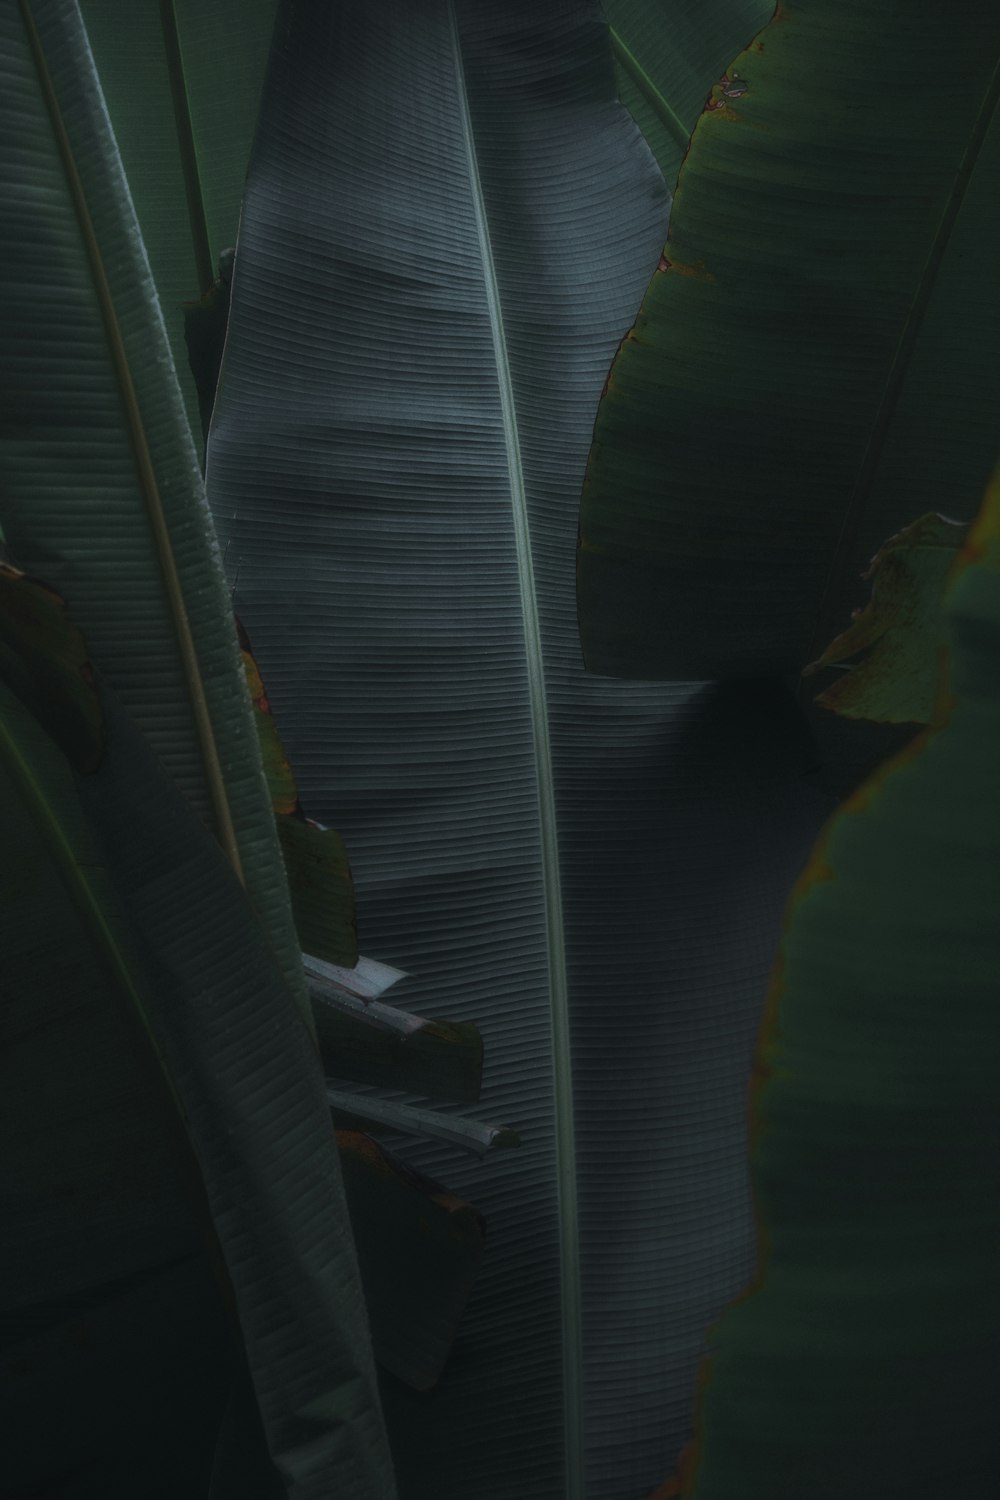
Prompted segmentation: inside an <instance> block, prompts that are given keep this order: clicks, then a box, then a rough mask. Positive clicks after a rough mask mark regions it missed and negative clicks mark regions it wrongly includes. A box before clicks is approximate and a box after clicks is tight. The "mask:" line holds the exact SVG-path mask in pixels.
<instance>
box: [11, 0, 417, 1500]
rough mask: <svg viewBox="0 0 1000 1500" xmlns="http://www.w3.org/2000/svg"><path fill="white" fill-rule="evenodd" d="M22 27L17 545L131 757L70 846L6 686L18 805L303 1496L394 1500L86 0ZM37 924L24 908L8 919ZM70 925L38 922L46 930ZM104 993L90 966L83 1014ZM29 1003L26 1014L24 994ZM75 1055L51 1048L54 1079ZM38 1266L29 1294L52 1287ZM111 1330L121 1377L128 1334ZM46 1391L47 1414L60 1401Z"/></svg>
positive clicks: (290, 944) (121, 753) (62, 810)
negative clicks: (178, 1179) (58, 600)
mask: <svg viewBox="0 0 1000 1500" xmlns="http://www.w3.org/2000/svg"><path fill="white" fill-rule="evenodd" d="M0 25H2V29H3V35H2V42H3V47H2V64H0V69H2V83H3V87H2V90H0V127H2V132H3V150H2V152H0V163H2V170H3V195H4V199H5V205H6V209H7V213H6V217H5V219H4V225H3V230H2V231H0V233H2V237H3V238H2V244H3V254H4V259H5V267H6V271H7V278H6V280H5V281H4V283H3V294H2V303H3V305H2V317H0V326H2V329H3V335H2V361H0V363H2V368H3V371H4V378H5V381H6V382H8V387H7V392H6V393H5V394H6V395H7V396H8V405H7V409H6V410H5V412H4V424H5V428H6V437H7V442H6V444H5V448H4V454H3V461H4V475H3V477H4V490H3V522H4V531H5V534H6V538H7V540H8V542H9V543H10V544H11V546H12V548H13V551H14V558H15V560H16V561H17V563H19V564H20V565H21V566H22V567H23V568H24V569H25V570H26V571H27V572H28V573H30V574H31V575H34V576H36V577H41V578H44V579H45V582H46V585H54V586H55V589H56V591H57V592H58V593H59V594H61V595H62V596H63V597H65V599H66V600H67V602H68V604H69V607H70V610H71V613H72V616H73V619H74V620H75V621H76V622H78V623H80V624H82V625H83V626H84V633H85V636H86V641H87V658H88V660H89V661H92V662H93V664H94V666H95V667H96V668H97V670H98V671H99V672H100V673H102V674H103V675H104V677H105V678H106V679H107V681H108V683H109V684H110V686H109V688H108V691H107V693H106V695H105V698H106V701H105V717H106V718H107V723H108V734H109V740H110V736H111V735H112V734H115V735H116V736H117V750H116V752H115V754H114V755H112V754H111V749H110V745H109V749H108V752H107V754H106V755H105V756H104V757H103V758H102V760H101V762H100V764H99V766H98V768H97V769H96V771H95V772H94V773H93V775H91V776H89V777H88V776H80V777H78V778H77V780H76V784H75V793H74V797H75V798H76V799H78V800H79V802H80V803H82V804H83V806H84V809H85V812H86V819H85V820H84V821H85V825H86V832H87V838H88V840H89V844H88V845H87V847H83V846H82V845H81V844H80V842H79V841H78V840H76V839H74V838H72V837H70V832H71V831H72V830H71V829H70V832H67V819H69V822H70V823H72V820H73V818H75V819H76V822H77V823H79V821H80V813H79V807H76V808H75V811H74V807H73V805H71V804H73V798H71V797H70V791H71V790H72V788H71V787H70V784H69V783H68V782H66V780H65V776H64V777H63V780H62V781H60V780H59V776H58V773H57V769H56V768H55V767H54V764H53V762H52V760H51V756H53V755H55V753H56V752H55V750H54V749H53V747H52V745H51V744H50V743H49V742H48V741H47V740H44V739H41V738H39V739H38V742H37V743H33V742H31V741H30V739H29V740H28V741H26V742H24V743H22V742H21V740H20V739H19V738H18V734H19V733H20V731H19V730H18V724H20V725H21V727H22V729H23V727H24V723H25V721H24V716H23V713H22V715H21V718H20V719H17V717H16V714H15V712H14V710H15V709H17V705H16V703H15V701H14V700H13V699H10V698H9V697H8V698H7V699H6V700H5V702H6V706H5V713H4V724H5V727H6V728H7V729H10V725H11V724H13V725H14V729H13V730H11V731H10V733H11V735H13V739H11V738H10V737H8V739H7V740H6V741H5V743H6V744H7V747H8V751H9V755H8V762H9V765H10V766H11V767H13V768H14V770H15V771H16V776H15V778H14V786H15V790H17V791H18V792H19V794H20V795H21V796H22V798H23V799H24V800H25V802H26V804H27V806H28V808H29V811H30V812H31V816H32V818H33V819H34V821H35V823H36V825H37V826H38V827H40V828H44V829H45V830H46V837H47V838H48V842H49V847H50V851H51V853H52V855H53V858H55V859H56V860H57V866H58V869H59V871H60V872H61V874H62V876H63V878H64V880H65V881H66V882H67V884H68V885H69V886H70V888H71V889H72V890H73V891H74V893H75V894H76V895H77V897H79V898H80V900H81V901H82V904H83V906H84V907H85V908H86V912H87V916H88V923H89V926H88V929H87V931H88V933H89V935H90V936H91V937H93V935H94V934H97V936H98V938H99V939H100V941H101V942H102V943H103V944H104V950H105V951H106V952H107V951H110V950H109V949H108V943H107V941H106V936H107V929H108V924H109V922H110V923H111V924H112V925H114V923H115V922H119V923H125V924H127V926H128V929H129V933H130V938H131V946H132V950H133V952H134V954H135V961H136V962H137V963H138V964H139V965H140V966H141V968H142V971H143V973H144V975H145V978H146V981H147V984H148V989H149V991H150V993H151V994H152V995H153V996H154V997H155V999H156V1002H157V1005H158V1011H157V1017H158V1021H159V1023H160V1025H161V1026H162V1037H161V1043H162V1048H163V1054H164V1058H165V1061H166V1071H167V1073H168V1075H169V1078H170V1080H171V1082H172V1084H173V1087H174V1091H175V1093H176V1095H177V1097H178V1099H179V1101H181V1103H182V1106H183V1109H184V1111H185V1114H186V1117H187V1120H188V1123H189V1126H190V1129H191V1134H192V1139H193V1143H194V1146H195V1152H196V1155H197V1159H198V1162H199V1166H200V1169H201V1172H202V1175H203V1177H204V1181H205V1191H206V1194H207V1198H208V1201H209V1202H210V1204H211V1208H212V1213H213V1216H214V1219H215V1223H216V1227H217V1229H218V1234H219V1239H220V1242H221V1243H222V1246H223V1248H224V1251H225V1254H226V1257H227V1263H228V1267H229V1272H230V1275H231V1277H232V1281H233V1285H234V1288H235V1291H236V1300H237V1306H238V1310H239V1314H240V1320H241V1327H242V1331H243V1335H244V1338H245V1340H246V1342H247V1346H248V1350H249V1355H250V1362H251V1365H252V1369H253V1375H254V1381H255V1385H256V1389H257V1394H258V1399H259V1401H260V1404H261V1408H262V1411H263V1415H264V1419H265V1423H266V1425H267V1428H268V1435H269V1439H270V1443H271V1451H272V1453H273V1455H274V1457H275V1460H276V1462H277V1464H278V1466H279V1470H280V1472H281V1473H282V1475H283V1478H284V1480H285V1482H286V1486H287V1488H288V1491H289V1493H290V1494H295V1495H301V1496H302V1497H306V1496H312V1495H319V1494H323V1495H326V1494H327V1493H329V1489H330V1487H331V1485H333V1484H335V1483H340V1484H342V1485H344V1486H345V1487H346V1488H347V1490H348V1492H349V1493H357V1494H358V1495H359V1496H360V1495H371V1496H373V1497H374V1496H378V1497H379V1500H381V1497H382V1496H383V1495H386V1494H391V1493H392V1479H391V1475H390V1473H389V1469H388V1455H387V1450H386V1448H385V1443H384V1436H383V1433H382V1428H381V1418H380V1414H379V1411H378V1403H377V1397H376V1394H375V1391H374V1387H373V1372H372V1365H371V1348H370V1342H369V1340H368V1336H367V1329H366V1325H365V1319H364V1312H363V1307H362V1303H361V1296H360V1283H359V1280H358V1273H357V1266H356V1262H355V1258H354V1251H353V1245H352V1242H351V1236H350V1229H349V1226H348V1220H347V1215H346V1209H345V1205H344V1199H343V1192H342V1186H341V1183H340V1177H339V1172H338V1166H337V1159H336V1153H335V1148H334V1142H333V1137H332V1132H331V1128H330V1122H329V1116H328V1112H327V1108H326V1102H325V1098H324V1094H323V1083H322V1075H321V1072H320V1069H319V1067H318V1063H317V1054H316V1050H315V1044H314V1042H313V1039H312V1036H311V1031H310V1028H311V1016H310V1011H309V1006H308V1000H307V997H306V994H305V986H304V983H303V977H302V969H301V958H300V954H299V949H298V944H297V941H296V938H295V932H294V928H293V925H292V921H291V915H290V910H289V902H288V889H287V883H286V881H285V878H284V872H283V868H282V864H281V859H280V855H279V853H278V846H277V838H276V834H275V830H274V824H273V820H272V818H271V812H270V807H269V803H268V798H267V792H266V784H265V781H264V776H263V768H262V765H261V761H260V754H259V751H258V748H257V744H256V736H255V733H254V728H253V721H252V716H251V708H250V703H249V698H248V695H247V690H246V683H245V679H244V676H243V673H242V668H241V665H240V662H239V655H238V651H237V644H236V638H235V631H234V627H233V622H232V618H231V614H230V611H229V604H228V599H227V595H226V590H225V586H224V583H223V578H222V572H221V568H220V561H219V555H218V549H217V545H216V543H215V539H214V534H213V531H212V526H211V520H210V517H209V515H208V512H207V509H206V506H205V500H204V494H203V490H202V487H201V480H200V476H199V473H198V467H197V462H196V459H195V455H194V450H193V447H192V445H191V440H190V434H189V432H188V430H187V426H186V422H185V418H184V414H183V410H182V407H181V403H180V397H179V393H178V389H177V385H176V380H175V378H174V375H173V371H172V365H171V359H170V354H169V350H168V347H167V343H166V340H165V337H164V332H163V325H162V321H161V319H160V316H159V310H158V304H157V299H156V294H155V290H154V288H153V285H152V282H151V280H150V277H149V271H148V264H147V262H146V260H145V255H144V251H143V247H142V241H141V239H140V237H139V232H138V228H137V226H136V223H135V219H134V215H133V214H132V210H131V205H130V202H129V198H128V193H127V189H126V187H125V184H124V179H123V176H122V172H121V165H120V161H119V159H118V156H117V152H116V150H115V146H114V141H113V139H112V137H111V135H110V132H109V128H108V122H107V116H106V113H105V111H104V107H103V102H102V99H101V95H100V92H99V88H98V86H97V82H96V78H95V76H94V73H93V69H92V64H91V59H90V53H89V51H88V48H87V42H86V37H85V35H84V32H83V29H82V26H81V23H80V17H79V13H78V11H77V9H76V7H75V5H72V4H69V3H67V0H38V3H37V4H35V5H33V6H32V5H29V4H27V3H25V0H22V3H21V5H20V6H19V7H17V8H15V7H6V8H4V9H3V11H2V13H0ZM15 643H16V636H15ZM17 649H18V653H20V646H18V648H17ZM8 665H9V663H8ZM15 675H16V674H15ZM35 685H36V687H38V686H40V685H41V683H40V680H36V684H35ZM116 694H120V697H121V700H122V701H123V702H124V704H125V705H126V708H122V707H121V706H120V705H119V703H118V698H117V696H116ZM28 696H29V698H30V694H29V695H28ZM109 704H110V705H112V707H111V708H110V709H109V708H108V705H109ZM11 705H13V707H12V706H11ZM126 710H127V711H126ZM130 715H131V716H132V717H130ZM132 718H134V720H135V721H136V722H137V723H138V724H139V726H140V727H139V729H136V728H135V726H134V724H133V722H132ZM29 731H30V724H29V727H28V729H27V730H24V732H25V733H28V732H29ZM40 733H41V732H40V731H39V735H40ZM25 744H27V747H28V748H27V749H26V748H25ZM11 746H13V748H11ZM46 751H47V752H48V754H49V759H48V760H46V759H45V752H46ZM157 757H159V759H158V758H157ZM39 765H40V766H41V770H43V771H46V772H47V774H46V776H45V777H42V775H41V771H39V769H38V767H39ZM161 766H162V769H161ZM164 770H165V772H166V774H164ZM63 772H66V767H65V766H63ZM67 774H68V773H67ZM11 795H12V794H11V793H10V792H9V791H8V800H10V797H11ZM67 806H69V807H70V811H69V812H68V813H67V812H66V807H67ZM13 815H14V813H13V812H12V816H13ZM207 823H212V824H214V828H215V832H216V834H217V835H218V837H219V840H220V842H221V843H222V844H223V846H224V847H225V850H226V856H225V859H224V857H223V854H222V853H221V852H220V849H219V848H218V846H217V844H216V842H215V841H214V839H213V837H212V835H211V833H210V832H209V830H208V827H207V826H206V824H207ZM95 846H96V851H95ZM226 859H228V861H229V866H230V868H229V869H227V865H226ZM237 873H239V874H240V876H241V877H242V878H243V879H244V880H245V883H246V887H247V894H249V896H250V897H251V899H252V901H253V908H251V907H250V906H248V905H247V899H246V894H244V891H243V889H242V888H241V885H240V883H239V882H238V881H237V879H236V875H237ZM95 880H96V882H97V884H98V886H99V887H100V889H99V891H98V892H97V894H94V892H93V883H94V881H95ZM51 884H52V883H51V881H50V882H49V885H50V886H51ZM88 891H89V892H90V895H87V894H86V893H87V892H88ZM81 893H83V894H82V895H81ZM15 894H16V891H15ZM84 896H85V897H86V899H85V900H84V899H83V897H84ZM17 910H18V909H17V908H15V907H13V906H12V907H11V908H10V909H8V908H7V907H6V906H5V908H4V919H5V922H7V921H12V922H15V923H16V922H17V920H18V916H17ZM12 912H13V915H12ZM49 916H50V912H49V910H48V909H47V908H39V912H38V918H37V920H38V921H40V922H41V921H45V920H47V919H48V918H49ZM62 925H63V924H61V923H60V919H59V911H58V908H56V914H55V917H54V925H53V928H52V929H51V931H50V935H49V946H48V950H47V951H44V952H42V953H41V955H40V957H41V962H40V963H39V966H38V969H37V972H36V973H35V974H32V973H31V970H30V968H29V967H28V966H26V965H22V968H21V971H20V975H19V984H20V985H21V986H30V985H31V984H32V983H35V984H37V986H38V990H39V1000H38V1015H39V1018H40V1020H39V1024H44V1021H45V1018H46V1016H47V1014H48V1012H49V1010H50V1008H51V1005H52V997H53V992H54V990H55V988H56V987H57V986H63V987H64V989H65V994H64V996H63V997H60V998H61V999H63V1001H64V1003H65V1004H66V1005H68V1006H72V1004H73V1000H74V991H73V989H72V985H71V982H70V981H71V980H72V977H73V973H74V968H73V965H72V964H70V966H69V969H68V971H67V972H66V973H65V974H64V975H63V977H60V975H61V973H62V971H61V970H60V967H59V966H60V964H61V962H62V953H61V949H60V943H59V939H60V938H61V937H62V936H63V933H62V930H61V929H62ZM35 937H36V939H37V931H36V933H35ZM35 946H36V948H37V946H38V945H37V941H36V945H35ZM112 946H113V945H112ZM114 951H116V950H114ZM276 960H277V962H278V964H280V966H281V967H280V968H278V967H276ZM128 972H131V969H130V966H129V964H128V963H127V962H123V963H121V964H119V966H118V969H117V970H116V973H118V977H119V978H122V976H123V975H126V974H127V973H128ZM88 983H89V981H88V979H87V974H86V970H85V968H84V973H83V977H82V979H81V984H82V985H83V987H84V991H85V993H84V995H83V999H84V1001H85V1002H89V1001H90V999H91V998H92V997H91V996H90V995H89V994H87V993H86V990H87V985H88ZM91 988H92V987H91ZM16 998H17V999H18V1000H19V1001H20V1002H23V1003H24V1004H25V1005H26V1007H27V1008H28V1009H29V1011H30V990H29V992H28V994H27V995H25V993H24V991H23V990H19V992H18V994H17V997H16ZM296 1002H298V1009H297V1008H296ZM151 1025H152V1026H153V1029H154V1031H155V1030H156V1022H155V1021H151ZM70 1041H71V1035H70V1033H69V1032H67V1031H65V1030H62V1029H60V1030H59V1031H58V1035H52V1036H50V1045H51V1047H52V1052H53V1056H52V1065H53V1071H54V1072H58V1070H59V1068H62V1067H63V1065H64V1058H63V1056H62V1049H63V1048H64V1047H65V1046H67V1045H70ZM103 1076H104V1074H103V1073H102V1071H101V1069H100V1068H98V1069H97V1070H96V1076H95V1079H94V1084H95V1088H98V1089H99V1088H100V1084H101V1081H102V1078H103ZM94 1109H95V1111H96V1112H98V1113H99V1111H100V1103H99V1100H98V1101H95V1103H94ZM64 1118H65V1117H64ZM89 1131H90V1122H87V1124H86V1127H85V1128H84V1131H83V1133H84V1135H87V1134H88V1133H89ZM140 1196H141V1195H140ZM125 1197H126V1199H127V1198H128V1195H127V1194H126V1195H125ZM125 1217H126V1218H127V1217H128V1215H127V1214H125ZM119 1218H121V1215H119ZM182 1253H183V1254H184V1255H185V1256H186V1255H187V1253H188V1252H187V1248H186V1246H182ZM175 1258H176V1257H175ZM34 1269H35V1268H29V1270H31V1271H32V1273H33V1271H34ZM138 1269H139V1270H143V1271H147V1270H149V1256H148V1254H147V1255H146V1260H145V1262H143V1263H141V1264H140V1265H139V1267H138ZM195 1269H196V1270H197V1268H195ZM37 1270H38V1277H39V1279H38V1281H37V1283H33V1295H34V1300H35V1301H36V1302H37V1301H39V1300H42V1301H44V1299H45V1297H46V1296H49V1295H56V1296H58V1293H55V1294H53V1293H52V1292H51V1289H49V1287H48V1283H47V1282H46V1281H45V1277H44V1274H43V1272H44V1266H43V1265H41V1264H39V1266H38V1267H37ZM203 1290H204V1289H202V1291H203ZM181 1292H183V1288H181ZM196 1293H197V1289H196V1288H195V1289H194V1290H193V1291H192V1296H194V1295H195V1294H196ZM146 1294H147V1300H148V1288H147V1289H146ZM180 1295H181V1293H178V1299H179V1297H180ZM197 1295H198V1296H199V1297H201V1296H202V1293H197ZM95 1296H96V1293H95V1290H94V1288H93V1287H92V1286H91V1287H90V1288H88V1297H89V1298H90V1300H91V1301H93V1300H94V1298H95ZM115 1306H118V1304H117V1303H116V1304H115ZM119 1311H120V1308H119ZM157 1326H159V1327H161V1328H162V1324H159V1325H157ZM109 1327H110V1331H108V1330H107V1329H106V1332H107V1336H108V1340H109V1341H110V1351H109V1347H108V1342H104V1343H102V1358H103V1360H104V1364H105V1366H108V1365H109V1364H112V1363H113V1348H114V1342H113V1341H114V1338H115V1337H118V1336H119V1335H121V1336H124V1334H125V1333H126V1331H127V1318H126V1317H125V1316H124V1314H123V1315H122V1316H121V1317H119V1316H118V1315H117V1314H115V1316H113V1317H112V1319H111V1324H110V1325H109ZM216 1342H217V1341H216ZM151 1364H152V1365H153V1366H154V1370H155V1360H151ZM132 1368H133V1370H134V1366H132ZM213 1369H218V1363H217V1361H215V1359H214V1356H213ZM50 1373H52V1374H53V1378H55V1373H56V1372H55V1370H54V1367H50ZM154 1385H155V1380H154ZM45 1389H46V1388H45V1386H44V1383H43V1387H42V1391H41V1395H40V1399H46V1400H51V1399H55V1392H54V1391H53V1390H52V1388H51V1387H49V1388H48V1389H49V1395H48V1396H46V1395H45ZM151 1389H153V1388H152V1387H151ZM150 1399H155V1395H151V1397H150ZM157 1482H158V1481H157ZM165 1482H166V1481H165V1480H164V1483H165Z"/></svg>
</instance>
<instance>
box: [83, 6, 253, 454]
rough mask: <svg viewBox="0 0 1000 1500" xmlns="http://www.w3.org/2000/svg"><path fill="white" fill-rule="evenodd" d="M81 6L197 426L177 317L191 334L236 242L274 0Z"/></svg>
mask: <svg viewBox="0 0 1000 1500" xmlns="http://www.w3.org/2000/svg"><path fill="white" fill-rule="evenodd" d="M80 11H81V14H82V16H83V20H84V24H85V26H86V30H87V40H88V42H89V44H90V48H91V52H92V55H93V59H94V65H95V68H96V70H97V74H98V77H99V78H100V81H101V90H102V92H103V95H104V100H105V103H106V105H107V108H108V113H109V115H110V118H111V124H112V127H113V129H114V135H115V141H116V143H117V146H118V149H119V151H120V153H121V159H122V164H123V167H124V170H125V176H126V178H127V179H128V184H129V189H130V192H131V195H132V202H133V206H134V208H135V213H136V217H137V219H138V221H139V228H140V230H141V232H142V240H143V244H144V245H145V247H146V253H147V255H148V256H149V266H150V270H151V272H152V276H153V280H154V283H155V285H156V290H157V293H158V295H159V298H160V305H161V308H162V311H163V319H164V322H165V324H166V329H167V337H168V340H169V342H170V348H171V352H172V354H173V358H174V366H175V368H176V370H177V374H178V379H179V381H180V386H181V390H182V393H183V396H184V402H185V406H186V410H187V415H188V420H189V422H190V425H191V430H192V432H198V431H199V422H200V420H201V418H202V417H203V416H207V413H203V412H202V411H201V403H200V401H199V392H198V390H197V386H196V381H195V379H194V377H193V375H192V372H191V370H190V368H189V362H188V350H187V347H186V342H185V325H186V322H187V323H188V324H189V325H190V324H191V323H192V322H193V323H194V326H195V329H196V332H195V338H196V339H197V338H198V335H199V334H202V335H204V333H205V329H204V323H205V320H204V319H202V320H197V319H194V320H193V319H191V317H190V314H189V317H188V319H187V320H186V319H185V313H184V305H185V304H191V303H192V302H194V301H195V299H197V298H199V297H202V296H204V295H207V294H208V293H209V292H210V289H211V287H212V284H213V282H214V281H215V278H216V275H217V269H218V264H219V260H220V257H221V256H222V254H223V252H224V251H225V250H227V249H228V248H229V247H231V246H233V245H235V244H236V232H237V228H238V226H239V216H240V201H241V199H242V197H243V183H244V179H245V177H246V168H247V161H248V159H249V156H250V145H251V142H252V140H253V131H254V124H255V122H256V119H257V104H258V100H259V97H260V87H261V81H262V79H263V76H264V68H265V64H266V62H267V53H268V48H269V46H270V42H271V32H272V30H273V27H274V12H275V0H249V3H248V0H241V3H239V4H234V3H232V0H211V3H210V4H204V3H202V0H128V4H126V5H122V4H121V3H120V0H80ZM207 321H208V323H209V325H210V327H209V338H208V342H209V344H211V322H212V320H211V318H210V317H209V319H208V320H207ZM199 324H200V325H201V326H199ZM204 342H205V340H204V337H203V338H202V344H204ZM201 352H202V353H204V352H205V351H204V349H202V350H201ZM209 352H210V351H209ZM209 363H211V359H209ZM208 409H209V411H210V409H211V405H210V403H209V407H208Z"/></svg>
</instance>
